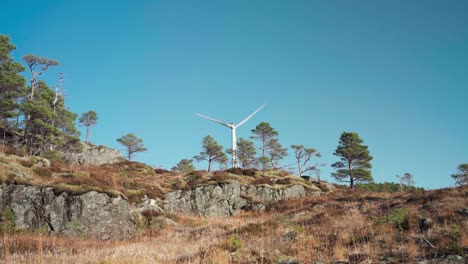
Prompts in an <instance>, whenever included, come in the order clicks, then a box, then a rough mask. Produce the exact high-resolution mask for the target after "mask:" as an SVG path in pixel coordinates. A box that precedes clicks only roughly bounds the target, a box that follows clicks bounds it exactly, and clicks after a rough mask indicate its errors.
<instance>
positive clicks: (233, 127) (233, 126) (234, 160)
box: [195, 104, 265, 168]
mask: <svg viewBox="0 0 468 264" xmlns="http://www.w3.org/2000/svg"><path fill="white" fill-rule="evenodd" d="M264 106H265V104H263V105H262V106H260V107H259V108H258V109H257V110H255V112H253V113H252V114H250V115H249V116H247V117H246V118H245V119H244V120H242V121H240V122H239V124H237V125H236V124H234V123H225V122H223V121H219V120H216V119H214V118H211V117H207V116H204V115H201V114H197V113H195V114H196V115H197V116H201V117H203V118H206V119H208V120H211V121H213V122H216V123H218V124H220V125H223V126H225V127H228V128H230V129H231V136H232V167H233V168H235V167H237V137H236V128H238V127H240V126H242V125H243V124H244V123H245V122H247V120H249V119H250V118H252V116H254V115H255V114H256V113H257V112H258V111H260V109H262V108H263V107H264Z"/></svg>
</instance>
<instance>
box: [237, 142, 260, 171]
mask: <svg viewBox="0 0 468 264" xmlns="http://www.w3.org/2000/svg"><path fill="white" fill-rule="evenodd" d="M256 154H257V149H256V148H255V146H254V143H253V142H252V141H248V140H245V139H243V138H239V141H237V158H238V159H239V161H240V163H241V166H242V168H244V169H248V168H252V167H254V166H255V165H256V161H257V159H256V158H255V155H256Z"/></svg>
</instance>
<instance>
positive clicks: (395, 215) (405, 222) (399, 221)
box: [373, 208, 410, 231]
mask: <svg viewBox="0 0 468 264" xmlns="http://www.w3.org/2000/svg"><path fill="white" fill-rule="evenodd" d="M409 218H410V211H409V210H408V209H407V208H397V209H395V210H394V211H393V212H392V213H390V214H388V215H384V216H383V217H380V218H374V219H373V220H374V222H376V223H377V224H387V223H390V224H393V225H394V226H395V228H397V229H398V230H400V231H407V230H409V228H410V219H409Z"/></svg>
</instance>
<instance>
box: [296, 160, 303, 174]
mask: <svg viewBox="0 0 468 264" xmlns="http://www.w3.org/2000/svg"><path fill="white" fill-rule="evenodd" d="M297 170H298V171H299V177H302V168H301V163H300V162H299V160H298V161H297Z"/></svg>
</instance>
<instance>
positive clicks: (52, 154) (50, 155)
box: [44, 151, 64, 162]
mask: <svg viewBox="0 0 468 264" xmlns="http://www.w3.org/2000/svg"><path fill="white" fill-rule="evenodd" d="M44 158H46V159H48V160H50V161H58V162H63V161H64V160H63V158H62V157H61V156H60V154H59V153H58V152H57V151H48V152H47V153H46V154H45V155H44Z"/></svg>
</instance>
